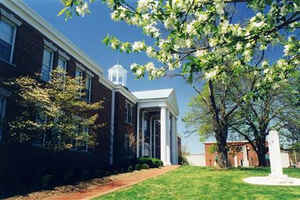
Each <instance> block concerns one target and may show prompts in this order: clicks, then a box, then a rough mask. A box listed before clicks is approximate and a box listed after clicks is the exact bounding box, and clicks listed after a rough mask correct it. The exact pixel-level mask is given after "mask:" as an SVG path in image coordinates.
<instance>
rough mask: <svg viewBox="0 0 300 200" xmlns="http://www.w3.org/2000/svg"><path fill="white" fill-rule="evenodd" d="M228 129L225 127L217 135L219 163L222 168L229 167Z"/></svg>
mask: <svg viewBox="0 0 300 200" xmlns="http://www.w3.org/2000/svg"><path fill="white" fill-rule="evenodd" d="M227 134H228V133H227V129H226V128H223V129H221V130H218V134H217V135H216V140H217V155H218V157H217V160H216V162H217V164H218V166H219V167H220V168H228V167H229V162H228V150H227V142H226V141H227Z"/></svg>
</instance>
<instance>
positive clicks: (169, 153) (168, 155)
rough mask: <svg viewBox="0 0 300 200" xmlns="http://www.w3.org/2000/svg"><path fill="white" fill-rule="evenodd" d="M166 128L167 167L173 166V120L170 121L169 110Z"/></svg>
mask: <svg viewBox="0 0 300 200" xmlns="http://www.w3.org/2000/svg"><path fill="white" fill-rule="evenodd" d="M166 126H167V137H166V138H167V145H166V146H167V148H166V149H167V150H166V152H167V153H166V161H167V165H171V130H170V127H171V120H170V112H169V111H168V110H167V121H166Z"/></svg>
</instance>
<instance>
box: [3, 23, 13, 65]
mask: <svg viewBox="0 0 300 200" xmlns="http://www.w3.org/2000/svg"><path fill="white" fill-rule="evenodd" d="M15 35H16V26H15V25H14V24H12V23H10V22H9V21H7V20H4V18H1V19H0V59H2V60H5V61H6V62H9V63H12V58H13V51H14V42H15Z"/></svg>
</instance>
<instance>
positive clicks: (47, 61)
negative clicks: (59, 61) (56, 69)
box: [41, 48, 53, 82]
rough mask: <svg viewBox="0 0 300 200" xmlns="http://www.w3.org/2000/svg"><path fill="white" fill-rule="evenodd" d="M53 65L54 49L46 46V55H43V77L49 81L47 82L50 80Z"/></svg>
mask: <svg viewBox="0 0 300 200" xmlns="http://www.w3.org/2000/svg"><path fill="white" fill-rule="evenodd" d="M52 65H53V51H51V50H50V49H47V48H45V49H44V56H43V66H42V73H41V78H42V80H43V81H47V82H48V81H50V79H51V71H52Z"/></svg>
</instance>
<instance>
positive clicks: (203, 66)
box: [59, 0, 300, 166]
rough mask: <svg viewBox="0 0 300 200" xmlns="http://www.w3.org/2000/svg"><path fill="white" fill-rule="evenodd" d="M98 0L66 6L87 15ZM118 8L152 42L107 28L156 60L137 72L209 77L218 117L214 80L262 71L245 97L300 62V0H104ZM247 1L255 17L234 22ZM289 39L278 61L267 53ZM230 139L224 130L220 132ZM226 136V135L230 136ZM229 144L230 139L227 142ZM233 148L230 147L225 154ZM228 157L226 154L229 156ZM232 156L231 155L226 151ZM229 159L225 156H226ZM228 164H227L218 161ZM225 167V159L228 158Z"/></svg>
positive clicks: (67, 1)
mask: <svg viewBox="0 0 300 200" xmlns="http://www.w3.org/2000/svg"><path fill="white" fill-rule="evenodd" d="M94 1H95V0H90V1H88V0H62V2H63V3H64V6H65V7H64V9H63V10H62V11H61V12H60V13H59V14H60V15H61V14H63V13H65V15H66V17H67V18H69V17H71V16H72V15H73V14H74V13H75V14H77V15H79V16H85V15H86V14H88V13H89V5H90V4H91V3H92V2H94ZM103 1H104V3H106V4H107V5H108V7H110V8H111V17H112V19H113V20H115V21H124V22H126V23H128V24H129V25H134V26H137V27H140V28H141V29H142V30H143V31H144V34H145V35H146V36H148V37H149V38H151V39H153V43H151V44H146V43H145V42H144V41H134V42H129V41H120V40H119V39H118V38H116V37H114V36H111V35H108V36H107V37H106V38H105V39H104V40H103V41H104V43H105V44H106V45H108V46H111V48H113V49H116V50H119V51H121V52H127V53H140V52H143V53H145V54H147V56H148V57H149V58H150V59H151V60H156V61H157V62H156V63H157V64H156V65H155V64H154V63H153V62H148V63H138V64H137V63H133V64H132V65H131V70H132V71H133V72H134V73H135V74H136V76H137V77H138V78H141V77H144V76H146V75H148V77H149V78H150V79H151V80H152V79H156V78H160V77H163V76H165V75H166V74H168V73H170V72H172V73H175V74H177V75H180V76H182V77H184V78H185V79H187V80H188V81H189V82H190V83H191V84H193V86H194V87H196V86H195V85H197V84H198V83H199V80H203V79H204V80H206V81H207V82H208V85H209V90H210V97H211V98H210V100H209V106H210V107H211V109H212V110H213V111H214V115H213V116H214V119H215V121H216V122H217V123H216V124H217V126H219V128H218V130H217V132H220V129H222V128H223V127H222V126H220V125H221V124H222V121H220V120H219V114H220V113H219V111H218V106H216V105H215V102H214V96H215V94H214V93H213V88H214V83H215V82H220V81H221V82H223V83H225V84H226V83H227V82H228V81H230V79H231V78H232V77H233V76H236V77H238V76H239V75H240V74H241V73H249V72H252V73H262V74H263V75H264V79H262V80H260V81H257V82H255V84H254V85H253V90H252V91H251V92H250V93H247V94H244V95H243V97H241V99H244V100H246V99H247V98H253V96H256V95H260V93H263V92H264V91H266V90H268V89H270V88H271V87H274V86H275V87H276V84H277V83H278V82H284V81H286V80H287V78H288V77H289V75H290V72H292V71H294V70H296V68H297V67H299V63H300V54H299V49H300V42H299V39H298V38H297V37H296V36H293V34H296V33H297V29H299V27H300V22H299V20H300V9H299V8H300V2H299V1H293V0H282V1H271V0H168V1H159V0H138V1H129V0H128V1H126V0H103ZM236 4H246V5H247V6H248V7H249V9H250V10H251V11H253V12H252V13H253V14H252V16H251V18H250V19H246V18H245V19H240V20H239V22H233V20H232V16H233V14H234V10H233V9H231V5H236ZM274 45H275V46H283V48H284V53H283V55H282V56H281V57H279V58H276V59H274V60H273V61H272V62H269V61H267V60H264V55H265V51H267V50H268V49H269V48H271V46H274ZM221 138H222V140H224V136H222V137H221ZM225 141H226V138H225ZM222 145H223V144H222ZM225 153H226V152H223V155H224V154H225ZM223 157H224V156H223ZM224 159H225V157H224ZM220 161H221V162H222V163H223V166H226V162H224V161H223V158H222V156H221V159H220ZM219 164H221V163H219ZM221 166H222V165H221Z"/></svg>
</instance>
